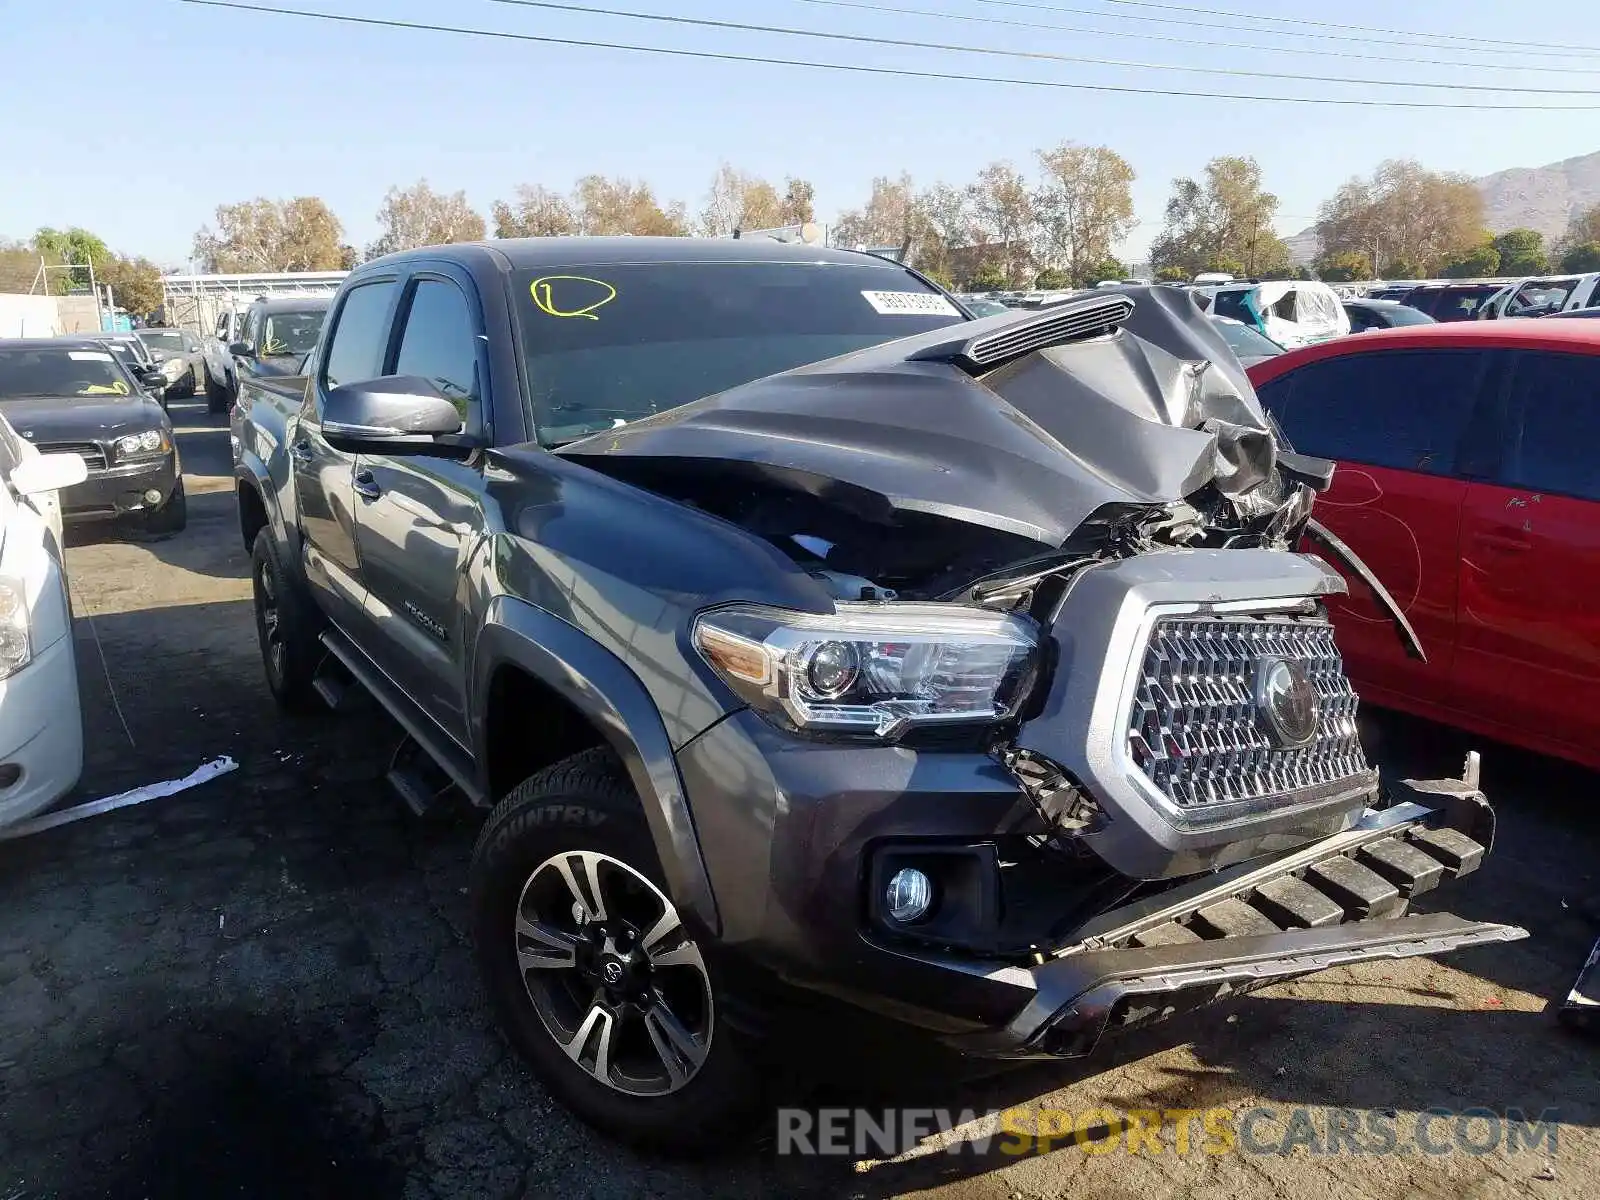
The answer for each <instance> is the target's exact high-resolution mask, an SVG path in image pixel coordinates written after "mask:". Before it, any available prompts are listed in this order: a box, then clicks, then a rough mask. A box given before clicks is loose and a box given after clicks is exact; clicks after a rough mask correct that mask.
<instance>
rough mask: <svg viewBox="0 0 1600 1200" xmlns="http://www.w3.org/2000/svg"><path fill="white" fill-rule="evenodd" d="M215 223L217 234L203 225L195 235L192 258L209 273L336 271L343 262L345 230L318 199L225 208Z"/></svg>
mask: <svg viewBox="0 0 1600 1200" xmlns="http://www.w3.org/2000/svg"><path fill="white" fill-rule="evenodd" d="M216 222H217V228H216V231H215V232H213V231H212V229H211V227H210V226H202V227H201V229H200V231H199V232H198V233H196V234H195V235H194V256H195V258H197V259H198V260H199V261H200V263H201V265H202V266H203V268H204V269H205V270H207V271H216V272H220V273H222V274H226V275H233V274H246V273H249V272H256V271H336V270H338V269H339V268H340V266H341V264H342V263H343V260H344V256H343V254H342V253H341V249H340V243H341V239H342V238H343V237H344V227H343V226H342V225H341V224H340V223H339V218H338V217H336V216H334V215H333V210H332V209H330V208H329V207H328V206H327V204H326V203H324V202H323V201H322V200H320V199H318V198H317V197H316V196H296V197H295V198H294V199H292V200H268V199H267V198H266V197H265V196H260V197H257V198H256V199H254V200H242V201H240V202H239V203H237V204H224V205H221V206H220V207H218V209H217V212H216Z"/></svg>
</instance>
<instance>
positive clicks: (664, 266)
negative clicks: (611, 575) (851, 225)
mask: <svg viewBox="0 0 1600 1200" xmlns="http://www.w3.org/2000/svg"><path fill="white" fill-rule="evenodd" d="M515 280H516V284H515V288H516V295H517V297H518V311H519V317H520V319H521V325H522V353H523V356H524V359H525V361H526V364H527V375H528V384H529V390H530V393H531V395H532V398H533V415H534V420H535V421H536V423H537V426H538V430H539V440H540V441H541V442H542V443H544V444H545V445H557V444H560V443H562V442H570V441H573V440H575V439H577V438H580V437H584V436H586V435H588V434H591V433H595V432H598V431H599V430H602V429H610V428H613V427H614V426H616V425H619V424H624V423H626V422H628V421H637V420H639V419H640V418H641V417H648V416H650V415H652V414H654V413H660V412H666V411H667V410H668V409H672V408H676V407H677V406H678V405H680V404H687V403H688V402H689V401H691V400H698V399H700V397H702V396H710V395H714V394H715V393H717V392H722V391H726V390H728V389H729V388H732V387H737V386H739V385H740V384H742V383H749V382H750V381H751V380H753V379H760V378H762V377H763V376H767V375H772V374H776V373H777V372H780V371H787V370H790V369H791V368H793V367H798V366H803V365H805V364H806V363H813V362H820V361H821V360H823V359H826V358H833V357H835V356H836V355H840V354H846V353H848V352H850V351H852V350H860V349H862V348H863V347H866V346H873V345H877V344H878V343H880V342H887V341H892V340H894V339H895V338H900V337H906V336H908V335H910V334H914V333H923V332H925V331H927V330H930V329H938V328H940V327H942V326H945V325H952V324H955V323H957V322H959V321H961V320H963V318H962V316H961V314H960V312H958V311H957V309H956V307H955V305H953V304H951V303H950V301H949V300H948V299H946V298H945V297H944V296H943V295H941V294H940V293H939V292H937V291H935V290H933V289H932V288H930V287H929V286H928V285H927V284H925V283H923V282H922V281H921V280H919V279H918V278H917V277H916V276H914V275H911V274H908V273H907V272H906V271H904V270H901V269H900V268H898V267H895V266H891V265H882V266H876V265H866V264H862V265H857V264H855V263H815V262H810V263H775V262H757V263H751V262H711V263H704V262H696V263H689V262H676V263H660V262H658V263H628V264H622V265H615V266H593V267H568V268H563V269H562V270H561V271H560V272H559V273H556V272H544V271H520V272H518V273H517V274H516V276H515Z"/></svg>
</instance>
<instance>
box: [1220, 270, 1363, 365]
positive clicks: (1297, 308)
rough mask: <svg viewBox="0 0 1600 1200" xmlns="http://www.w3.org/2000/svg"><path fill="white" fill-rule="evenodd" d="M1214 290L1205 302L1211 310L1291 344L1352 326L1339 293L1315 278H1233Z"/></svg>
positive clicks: (1303, 343)
mask: <svg viewBox="0 0 1600 1200" xmlns="http://www.w3.org/2000/svg"><path fill="white" fill-rule="evenodd" d="M1208 290H1209V292H1210V294H1211V303H1210V304H1209V305H1202V307H1203V308H1205V309H1206V311H1208V312H1210V313H1211V314H1212V315H1213V316H1218V317H1232V318H1233V319H1234V320H1235V321H1239V322H1242V323H1243V324H1245V325H1249V326H1250V327H1251V328H1253V329H1254V330H1255V331H1256V332H1257V333H1262V334H1265V335H1266V336H1267V337H1269V338H1271V339H1272V340H1273V341H1274V342H1277V343H1278V345H1280V346H1282V347H1284V348H1285V349H1288V350H1292V349H1294V348H1295V347H1296V346H1309V345H1311V344H1312V343H1313V342H1326V341H1328V340H1329V339H1330V338H1336V337H1344V336H1345V335H1346V334H1348V333H1349V332H1350V315H1349V314H1348V313H1347V312H1345V310H1344V305H1343V304H1341V303H1340V302H1339V297H1338V296H1337V295H1336V294H1335V293H1334V290H1333V289H1332V288H1331V287H1329V286H1328V285H1327V284H1325V283H1319V282H1317V281H1316V280H1314V279H1313V280H1301V279H1275V280H1268V281H1267V282H1265V283H1230V284H1224V285H1223V286H1221V287H1217V288H1210V289H1208Z"/></svg>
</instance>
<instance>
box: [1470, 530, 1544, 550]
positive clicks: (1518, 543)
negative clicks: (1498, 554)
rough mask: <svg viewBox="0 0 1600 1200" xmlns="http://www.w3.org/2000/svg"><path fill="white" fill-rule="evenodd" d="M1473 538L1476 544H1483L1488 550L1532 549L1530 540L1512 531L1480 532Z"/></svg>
mask: <svg viewBox="0 0 1600 1200" xmlns="http://www.w3.org/2000/svg"><path fill="white" fill-rule="evenodd" d="M1475 540H1476V541H1477V543H1478V545H1480V546H1485V547H1487V548H1488V549H1490V550H1516V551H1527V550H1532V549H1533V542H1532V541H1530V540H1529V539H1528V538H1525V537H1522V536H1520V535H1518V534H1514V533H1480V534H1478V536H1477V538H1476V539H1475Z"/></svg>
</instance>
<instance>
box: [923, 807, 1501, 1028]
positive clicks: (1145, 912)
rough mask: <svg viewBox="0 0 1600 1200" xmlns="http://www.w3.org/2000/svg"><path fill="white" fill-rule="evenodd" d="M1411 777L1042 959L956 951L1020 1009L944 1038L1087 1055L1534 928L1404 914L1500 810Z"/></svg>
mask: <svg viewBox="0 0 1600 1200" xmlns="http://www.w3.org/2000/svg"><path fill="white" fill-rule="evenodd" d="M1401 790H1402V792H1403V793H1404V794H1405V797H1406V798H1404V799H1403V800H1402V802H1401V803H1399V804H1397V805H1396V806H1394V807H1392V808H1389V809H1384V810H1382V811H1373V812H1369V813H1368V814H1367V815H1366V816H1365V817H1364V818H1363V819H1362V820H1361V821H1360V822H1359V823H1358V824H1357V825H1356V826H1355V827H1354V828H1352V829H1349V830H1347V831H1345V832H1343V833H1340V834H1336V835H1334V836H1332V837H1329V838H1325V839H1323V840H1322V841H1320V842H1317V843H1314V844H1313V845H1311V846H1307V847H1305V848H1304V849H1302V850H1299V851H1296V852H1294V853H1291V854H1287V855H1284V856H1281V857H1279V858H1277V859H1275V860H1273V861H1272V862H1270V863H1267V864H1265V865H1260V864H1257V865H1250V864H1246V865H1245V866H1243V867H1240V868H1235V869H1234V870H1232V871H1228V872H1222V873H1219V874H1216V875H1211V876H1207V877H1206V878H1204V879H1202V880H1199V881H1196V882H1194V883H1190V884H1187V885H1184V886H1182V887H1179V888H1176V889H1173V890H1172V891H1169V892H1166V893H1163V894H1161V895H1159V896H1156V897H1154V898H1152V899H1151V900H1147V901H1144V902H1141V903H1137V904H1134V905H1130V906H1128V907H1126V908H1123V909H1119V910H1116V911H1113V912H1110V913H1107V914H1105V915H1103V916H1101V917H1099V918H1096V919H1095V920H1094V921H1092V922H1091V923H1090V924H1089V925H1087V926H1085V927H1084V928H1083V929H1080V930H1079V931H1078V934H1077V936H1076V938H1075V940H1073V941H1072V942H1071V944H1069V945H1067V946H1065V947H1063V948H1062V949H1060V950H1058V951H1056V952H1055V953H1054V954H1053V955H1051V956H1050V957H1049V958H1048V960H1047V961H1043V962H1041V963H1039V964H1038V965H1035V966H1033V967H1031V968H1023V967H1016V966H1010V965H1002V964H989V966H990V967H991V968H992V969H990V970H981V971H978V972H974V971H973V970H972V964H961V965H960V966H959V968H958V970H959V975H960V977H961V978H962V979H963V981H964V982H965V983H966V984H967V985H969V986H970V985H971V984H972V983H974V982H975V981H976V980H977V979H978V978H982V979H983V980H984V981H985V982H986V983H988V984H990V985H992V986H996V987H1006V988H1010V989H1011V990H1013V992H1014V993H1015V995H1016V1000H1017V1007H1016V1009H1015V1011H1014V1015H1012V1016H1011V1017H1010V1019H1009V1020H1007V1021H1006V1022H1005V1023H1004V1025H1003V1026H997V1027H992V1028H990V1029H987V1030H982V1031H978V1032H968V1033H958V1034H953V1035H951V1036H949V1037H947V1038H946V1039H945V1040H946V1041H947V1042H948V1043H949V1044H950V1045H952V1046H954V1047H956V1048H958V1049H960V1050H962V1051H964V1052H966V1053H969V1054H974V1055H979V1056H984V1057H996V1058H1057V1057H1079V1056H1082V1055H1086V1054H1088V1053H1089V1052H1090V1051H1091V1050H1093V1049H1094V1047H1095V1046H1096V1045H1097V1044H1098V1043H1099V1042H1100V1040H1101V1039H1102V1038H1103V1037H1105V1036H1107V1035H1110V1034H1115V1033H1121V1032H1126V1031H1128V1030H1131V1029H1134V1028H1139V1027H1142V1026H1145V1025H1150V1024H1154V1023H1155V1022H1158V1021H1162V1020H1166V1019H1167V1018H1169V1017H1172V1016H1174V1015H1176V1014H1178V1013H1180V1012H1184V1011H1188V1010H1190V1009H1194V1008H1197V1007H1200V1006H1202V1005H1205V1004H1209V1003H1211V1002H1213V1001H1216V1000H1220V999H1224V998H1226V997H1229V996H1234V995H1241V994H1244V993H1246V992H1251V991H1254V990H1256V989H1258V988H1261V987H1265V986H1267V985H1268V984H1272V983H1277V982H1282V981H1284V980H1287V979H1293V978H1297V977H1299V976H1303V975H1308V974H1311V973H1313V972H1316V971H1321V970H1324V969H1326V968H1328V967H1333V966H1339V965H1342V964H1346V963H1354V962H1361V961H1364V960H1367V959H1398V958H1410V957H1415V956H1419V955H1432V954H1440V953H1443V952H1445V951H1448V950H1458V949H1462V948H1465V947H1468V946H1475V945H1482V944H1484V943H1488V942H1506V941H1517V940H1519V939H1521V938H1525V937H1527V931H1526V930H1523V929H1520V928H1518V927H1516V926H1511V925H1499V924H1494V923H1490V922H1478V921H1467V920H1463V919H1462V918H1459V917H1455V916H1451V915H1450V914H1448V913H1431V914H1425V915H1411V916H1407V915H1405V913H1406V909H1407V908H1408V907H1409V905H1410V903H1411V901H1412V900H1413V899H1414V898H1415V897H1416V896H1419V895H1421V894H1423V893H1424V892H1427V891H1429V890H1432V889H1433V888H1434V887H1436V886H1437V885H1438V884H1440V883H1442V882H1445V881H1446V880H1449V879H1453V878H1457V877H1459V876H1462V875H1466V874H1469V873H1471V872H1472V871H1474V870H1476V869H1477V868H1478V866H1479V865H1480V864H1481V862H1482V860H1483V858H1484V856H1485V855H1486V854H1487V853H1488V851H1489V849H1490V848H1491V846H1492V843H1493V838H1494V817H1493V813H1492V812H1491V810H1490V809H1489V807H1488V804H1487V802H1486V801H1485V800H1484V798H1483V796H1482V794H1481V793H1480V792H1478V791H1477V790H1476V789H1475V788H1473V787H1471V786H1470V785H1469V784H1465V783H1461V782H1459V781H1454V780H1437V781H1428V782H1426V783H1410V784H1405V785H1402V788H1401ZM924 961H926V960H924ZM945 965H947V966H952V967H954V966H956V964H954V963H950V962H948V961H947V962H946V964H945Z"/></svg>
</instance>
